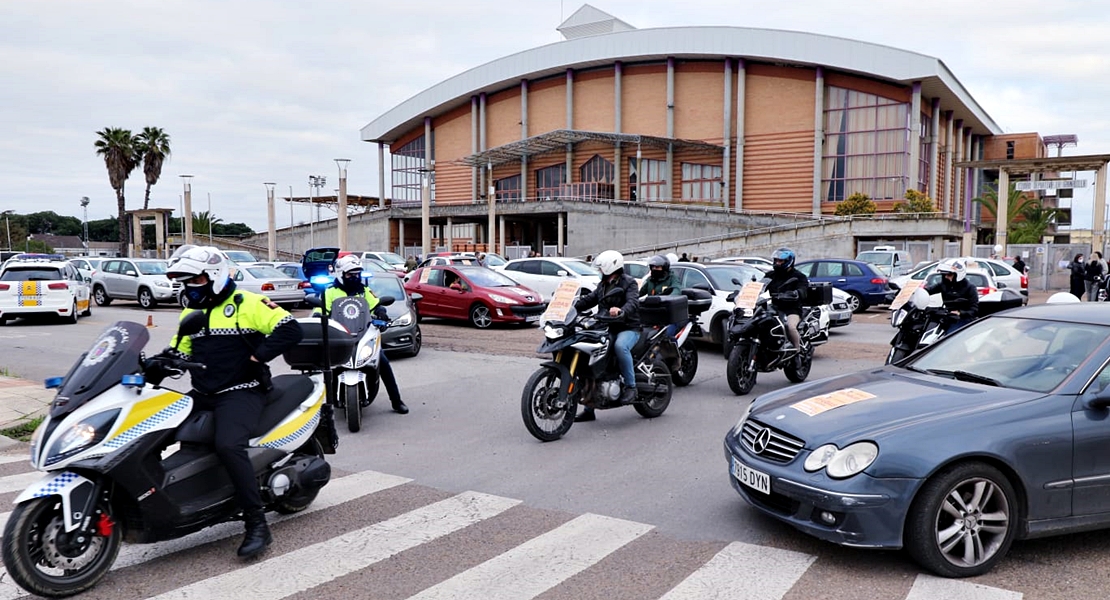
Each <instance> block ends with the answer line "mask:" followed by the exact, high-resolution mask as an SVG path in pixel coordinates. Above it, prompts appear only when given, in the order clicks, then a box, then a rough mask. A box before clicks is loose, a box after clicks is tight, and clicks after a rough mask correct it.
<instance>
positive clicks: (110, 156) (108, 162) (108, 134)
mask: <svg viewBox="0 0 1110 600" xmlns="http://www.w3.org/2000/svg"><path fill="white" fill-rule="evenodd" d="M96 135H98V136H100V139H98V140H96V143H94V144H93V145H94V146H95V147H96V153H97V155H99V156H101V157H103V158H104V166H105V167H107V169H108V182H109V183H111V184H112V189H113V190H115V191H116V210H117V215H116V219H117V220H118V221H119V224H118V227H119V228H118V230H117V231H118V232H119V251H120V255H121V256H127V244H128V242H129V241H130V236H129V235H128V233H127V215H126V214H125V213H126V212H127V202H126V200H125V198H124V193H123V186H124V184H125V183H126V182H127V178H128V177H130V176H131V172H132V171H134V170H135V167H136V166H138V164H139V157H138V156H137V155H136V153H135V140H134V138H133V137H132V136H131V131H130V130H129V129H120V128H117V127H105V128H104V130H103V131H98V132H96Z"/></svg>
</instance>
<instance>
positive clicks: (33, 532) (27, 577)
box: [3, 496, 123, 598]
mask: <svg viewBox="0 0 1110 600" xmlns="http://www.w3.org/2000/svg"><path fill="white" fill-rule="evenodd" d="M62 510H63V508H62V500H61V498H59V497H58V496H46V497H43V498H37V499H35V500H31V501H29V502H25V503H23V504H20V505H19V506H17V507H16V508H15V510H13V511H12V513H11V516H10V517H9V518H8V523H7V525H6V526H5V527H4V541H3V558H4V566H5V567H6V568H7V570H8V573H9V574H11V576H12V579H13V580H14V581H15V582H16V583H17V584H19V586H20V587H22V588H23V589H25V590H27V591H28V592H31V593H32V594H38V595H40V596H46V597H49V598H61V597H64V596H72V595H74V594H79V593H81V592H83V591H85V590H88V589H90V588H92V587H93V586H94V585H96V584H97V582H99V581H100V580H101V578H103V577H104V575H106V574H107V573H108V569H110V568H111V567H112V563H114V562H115V561H116V555H117V554H119V547H120V542H121V541H122V540H123V527H122V526H121V525H120V524H118V523H115V522H113V521H112V518H111V512H110V510H109V507H108V505H107V504H106V503H105V502H101V503H99V504H98V505H97V508H96V513H95V514H94V515H93V519H94V522H95V523H100V524H102V526H101V525H98V526H97V529H98V531H97V533H94V534H92V535H89V534H88V533H87V532H83V531H81V530H75V531H73V532H72V533H66V531H65V519H64V517H63V515H62ZM105 530H106V531H108V534H107V535H101V532H102V531H105Z"/></svg>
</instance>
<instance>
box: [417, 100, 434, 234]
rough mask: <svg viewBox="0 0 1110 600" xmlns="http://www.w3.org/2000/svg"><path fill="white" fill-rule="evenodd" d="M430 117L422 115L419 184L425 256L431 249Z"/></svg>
mask: <svg viewBox="0 0 1110 600" xmlns="http://www.w3.org/2000/svg"><path fill="white" fill-rule="evenodd" d="M433 168H434V165H433V164H432V118H431V117H424V176H423V177H422V178H421V185H420V246H421V248H422V250H421V252H423V253H424V255H425V256H427V254H428V252H431V249H432V181H431V176H432V175H433V174H434V173H435V171H433V170H432V169H433Z"/></svg>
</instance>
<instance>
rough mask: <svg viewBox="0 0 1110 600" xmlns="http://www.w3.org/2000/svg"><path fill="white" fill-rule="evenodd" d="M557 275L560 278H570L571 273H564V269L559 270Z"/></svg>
mask: <svg viewBox="0 0 1110 600" xmlns="http://www.w3.org/2000/svg"><path fill="white" fill-rule="evenodd" d="M555 274H556V275H558V276H559V277H569V276H570V273H567V272H566V271H564V270H562V269H559V271H558V272H557V273H555Z"/></svg>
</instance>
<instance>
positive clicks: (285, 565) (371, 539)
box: [155, 492, 520, 600]
mask: <svg viewBox="0 0 1110 600" xmlns="http://www.w3.org/2000/svg"><path fill="white" fill-rule="evenodd" d="M517 504H520V501H519V500H513V499H511V498H501V497H498V496H490V495H488V494H479V493H477V492H463V493H462V494H459V495H458V496H454V497H452V498H448V499H446V500H443V501H440V502H436V503H435V504H430V505H428V506H425V507H422V508H418V509H416V510H414V511H410V512H407V513H405V514H403V515H400V516H397V517H394V518H392V519H389V520H387V521H383V522H381V523H375V524H374V525H370V526H369V527H364V528H362V529H359V530H357V531H352V532H351V533H347V534H344V535H341V536H338V537H335V538H332V539H330V540H327V541H324V542H320V543H318V544H313V545H311V546H307V547H304V548H301V549H298V550H294V551H292V552H289V553H288V554H283V555H281V556H278V557H275V558H271V559H269V560H265V561H262V562H261V563H258V564H254V565H251V566H248V567H244V568H241V569H238V570H236V571H232V572H230V573H227V574H224V575H219V576H217V577H211V578H209V579H205V580H203V581H199V582H197V583H194V584H192V585H188V586H185V587H182V588H178V589H176V590H173V591H170V592H167V593H165V594H160V595H158V596H155V598H156V599H157V600H170V599H174V598H229V599H231V598H234V599H235V600H251V599H257V600H271V599H273V598H285V597H287V596H291V595H293V594H295V593H297V592H303V591H305V590H308V589H311V588H313V587H315V586H317V585H320V584H323V583H327V582H329V581H331V580H333V579H336V578H338V577H342V576H343V575H346V574H348V573H351V572H352V571H357V570H359V569H364V568H366V567H368V566H370V565H372V564H374V563H376V562H379V561H382V560H385V559H387V558H389V557H390V556H393V555H394V554H397V553H399V552H402V551H404V550H408V549H409V548H414V547H416V546H419V545H421V544H424V543H427V542H430V541H432V540H434V539H436V538H440V537H443V536H445V535H447V534H449V533H453V532H455V531H458V530H460V529H463V528H464V527H467V526H470V525H473V524H474V523H477V522H479V521H482V520H484V519H488V518H490V517H493V516H495V515H498V514H500V513H502V512H505V511H506V510H508V509H510V508H512V507H514V506H516V505H517Z"/></svg>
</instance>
